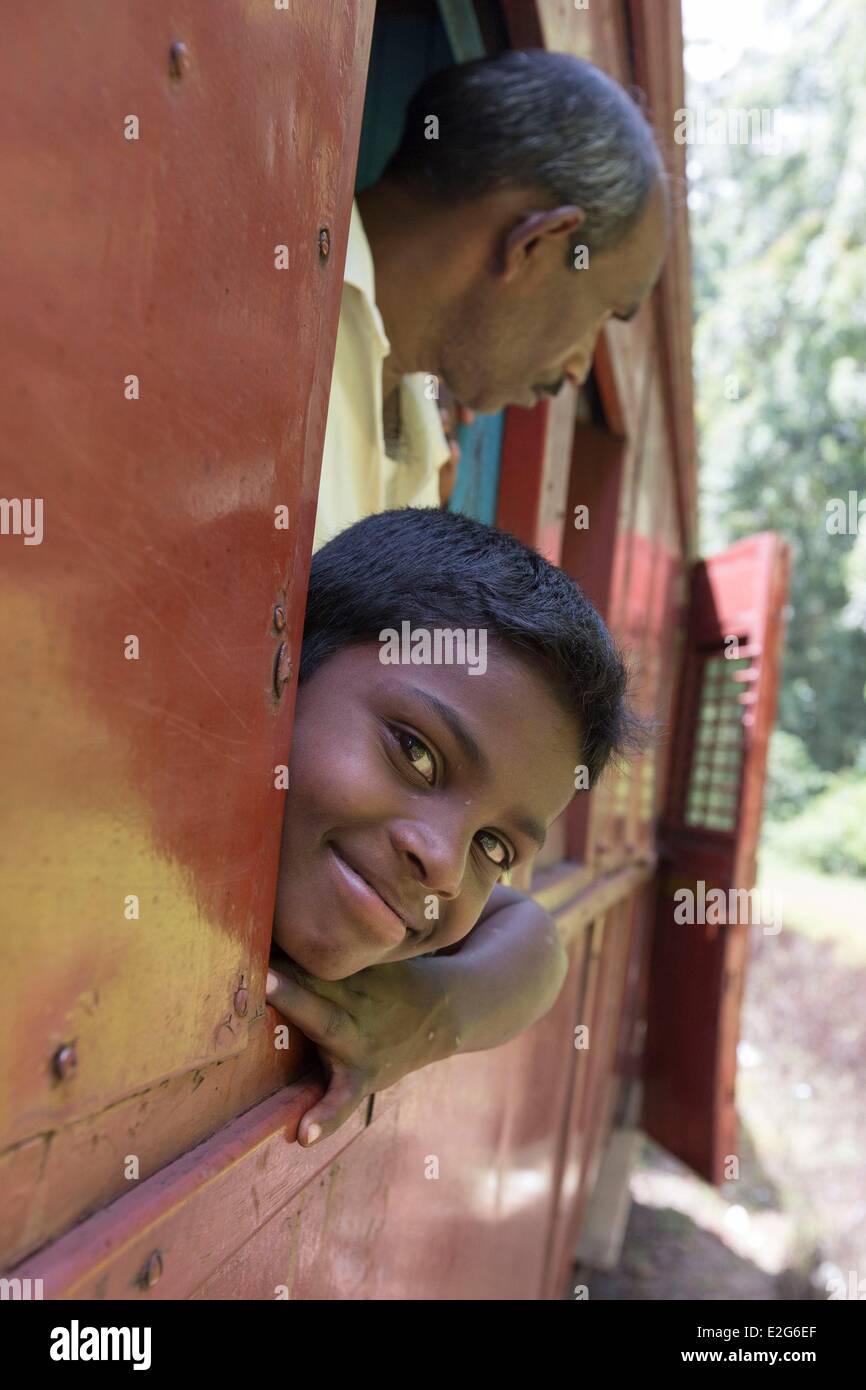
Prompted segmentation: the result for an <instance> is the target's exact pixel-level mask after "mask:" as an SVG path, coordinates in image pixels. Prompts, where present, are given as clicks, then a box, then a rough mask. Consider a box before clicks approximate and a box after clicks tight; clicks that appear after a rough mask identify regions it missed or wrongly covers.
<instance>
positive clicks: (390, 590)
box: [299, 507, 644, 786]
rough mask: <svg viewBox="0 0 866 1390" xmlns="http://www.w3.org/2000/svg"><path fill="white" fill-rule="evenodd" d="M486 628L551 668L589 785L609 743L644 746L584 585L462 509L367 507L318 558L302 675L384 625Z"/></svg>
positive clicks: (618, 747) (619, 661) (616, 747)
mask: <svg viewBox="0 0 866 1390" xmlns="http://www.w3.org/2000/svg"><path fill="white" fill-rule="evenodd" d="M405 621H408V622H409V623H410V624H411V627H412V628H424V627H426V628H431V627H442V626H447V627H449V628H462V629H468V628H475V629H486V632H487V640H488V641H489V640H491V639H498V640H499V641H500V642H503V643H505V644H506V645H507V646H509V647H512V648H513V649H515V650H516V652H517V653H518V654H519V655H520V656H522V657H523V658H524V660H528V661H529V662H530V663H531V664H532V665H533V666H534V667H535V668H536V669H537V670H540V672H541V673H542V674H543V675H545V676H547V678H548V679H549V681H550V684H551V687H552V689H553V691H554V693H555V694H556V695H557V697H558V698H559V700H560V701H561V703H562V705H563V706H564V708H565V709H566V710H567V711H568V712H569V713H573V714H574V715H575V716H576V717H577V718H579V719H580V721H581V725H582V728H583V758H582V761H583V763H584V764H585V765H586V767H587V771H588V780H589V784H590V786H592V785H594V783H595V782H596V781H597V779H598V777H599V776H600V775H601V772H602V771H603V769H604V767H605V764H606V763H607V761H608V759H609V758H610V756H611V754H612V753H617V752H619V753H624V752H626V751H628V750H629V749H634V748H639V747H640V746H641V743H642V731H643V728H644V726H643V724H642V721H640V720H639V719H638V718H637V716H636V715H635V714H634V713H633V712H632V711H631V710H630V709H629V707H628V705H627V703H626V691H627V687H628V681H629V675H628V670H627V667H626V664H625V661H624V660H623V657H622V655H621V653H620V651H619V650H618V648H617V646H616V644H615V643H614V640H613V638H612V637H611V635H610V633H609V632H608V630H607V628H606V627H605V625H604V623H603V622H602V620H601V617H600V616H599V614H598V612H597V611H596V609H595V608H594V607H593V605H592V604H591V603H590V601H589V599H588V598H587V597H586V595H585V594H584V593H583V592H582V590H581V589H580V587H579V586H578V585H577V584H576V583H575V582H574V580H573V579H570V578H569V577H568V575H567V574H565V573H564V572H563V571H562V570H560V569H557V568H556V567H555V566H554V565H551V564H550V563H549V561H547V560H545V559H544V557H543V556H541V555H539V554H537V553H536V552H535V551H534V550H530V549H529V547H528V546H525V545H524V544H523V542H522V541H519V540H517V539H516V537H514V536H510V535H508V534H507V533H506V532H505V531H500V530H497V528H496V527H493V526H486V525H484V523H483V522H480V521H474V520H473V519H472V518H471V517H467V516H463V515H461V514H460V513H459V512H446V511H440V510H438V509H436V508H420V507H405V508H402V509H399V510H395V511H388V512H380V513H377V514H376V515H375V516H370V517H366V518H365V519H364V520H363V521H359V522H357V523H356V524H355V525H354V526H350V527H349V528H348V529H347V530H345V531H343V532H341V533H340V535H338V536H336V537H335V538H334V539H333V540H332V541H329V542H328V544H327V545H325V546H323V547H322V549H321V550H320V551H319V552H318V553H317V554H316V555H315V556H314V557H313V563H312V568H311V570H310V586H309V592H308V597H307V613H306V620H305V623H304V643H303V648H302V651H301V665H300V672H299V680H300V681H301V683H303V682H304V681H306V680H308V679H309V678H310V676H312V674H313V672H314V671H315V670H317V668H318V667H319V666H320V665H321V664H322V662H323V661H327V660H328V658H329V657H331V656H335V655H336V654H337V652H339V651H342V650H343V648H344V647H350V646H354V645H355V644H356V643H361V642H376V641H378V640H379V635H380V633H381V632H382V631H383V629H385V628H391V629H395V630H398V631H399V630H400V626H401V623H403V622H405Z"/></svg>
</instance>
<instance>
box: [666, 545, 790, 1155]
mask: <svg viewBox="0 0 866 1390" xmlns="http://www.w3.org/2000/svg"><path fill="white" fill-rule="evenodd" d="M787 572H788V551H787V548H786V546H785V544H784V543H783V542H782V541H781V540H780V538H779V537H778V536H775V535H771V534H764V535H760V536H756V537H754V538H752V539H750V540H747V541H741V542H739V543H738V544H737V545H735V546H732V547H731V548H730V549H729V550H727V551H725V552H724V553H723V554H722V555H719V556H715V557H713V558H712V559H710V560H707V561H703V562H701V563H700V564H699V565H698V566H697V567H696V572H695V579H694V583H693V591H692V607H691V614H690V623H689V636H688V650H687V655H686V663H685V668H684V673H683V684H682V690H681V694H680V700H679V707H678V716H677V722H676V726H675V727H676V729H677V744H676V748H675V751H674V755H673V766H672V777H671V788H670V799H669V803H668V808H667V814H666V825H665V834H664V839H665V845H666V848H665V860H666V863H665V867H664V871H663V873H662V877H661V880H660V884H659V896H658V910H657V918H656V927H655V933H654V939H653V950H652V957H651V964H650V977H649V991H648V1005H647V1010H648V1011H647V1051H646V1073H645V1080H646V1090H645V1106H644V1123H645V1125H646V1128H647V1130H648V1131H649V1133H650V1134H652V1135H653V1137H654V1138H656V1139H658V1141H659V1142H660V1143H662V1144H664V1145H665V1146H666V1147H667V1148H669V1149H670V1150H671V1151H672V1152H673V1153H675V1154H677V1155H678V1156H679V1157H680V1158H682V1159H684V1161H685V1162H687V1163H689V1164H690V1165H691V1166H692V1167H693V1168H695V1169H696V1170H697V1171H698V1172H699V1173H701V1174H703V1175H704V1176H705V1177H707V1178H708V1179H709V1180H710V1181H712V1182H719V1181H721V1179H722V1177H723V1175H724V1162H725V1158H726V1156H727V1155H730V1154H734V1153H735V1152H736V1113H735V1108H734V1086H735V1078H736V1046H737V1038H738V1027H739V1012H740V1002H741V999H742V992H743V986H744V982H745V970H746V961H747V955H748V943H749V934H750V920H753V918H750V914H744V913H743V912H742V910H737V909H736V903H735V912H734V914H733V915H732V917H729V919H728V920H723V921H722V922H721V923H717V922H714V921H712V920H711V921H710V922H706V921H703V922H702V921H700V920H696V921H694V922H693V923H692V924H688V923H682V922H677V921H675V919H674V908H675V901H674V893H675V892H676V891H677V890H678V889H683V888H685V889H688V890H690V891H691V892H692V893H693V894H694V895H695V909H696V911H695V915H696V916H698V915H699V914H698V902H699V899H700V895H701V892H702V891H703V894H704V901H705V900H706V894H708V893H709V892H710V890H711V889H713V888H719V889H721V890H722V892H723V893H725V894H726V895H727V894H728V893H729V890H731V889H732V888H735V889H743V890H748V889H750V888H751V887H752V886H753V884H754V868H755V852H756V845H757V837H758V828H759V823H760V811H761V799H762V794H763V784H764V776H765V771H766V755H767V743H768V739H769V733H770V729H771V727H772V723H773V718H774V715H775V708H776V699H777V692H778V682H779V674H780V658H781V645H782V634H783V619H782V612H783V605H784V601H785V594H786V590H787ZM728 637H738V638H739V639H740V643H741V647H740V651H741V653H747V654H748V657H749V660H750V664H751V668H752V670H751V672H747V674H753V679H751V680H750V681H749V685H750V686H751V689H750V690H748V691H745V690H744V695H745V698H746V700H747V701H748V702H747V703H741V706H740V707H741V709H742V714H741V722H742V725H743V730H742V747H743V758H742V769H741V772H740V774H739V776H738V788H737V790H738V793H739V795H738V797H737V804H736V815H735V817H734V816H733V813H732V821H731V829H730V830H729V831H725V830H722V829H719V828H718V827H717V826H709V827H705V826H703V825H701V824H700V823H694V822H692V823H689V821H688V819H687V816H686V804H687V803H686V791H687V787H688V785H689V782H690V778H691V774H692V771H693V769H694V766H695V757H696V747H695V745H696V738H695V731H696V727H697V722H698V715H699V710H700V701H701V687H700V673H701V671H702V670H704V669H706V658H707V655H708V654H709V655H713V654H721V653H722V652H723V650H724V643H725V639H726V638H728ZM724 664H725V663H724V659H723V658H722V661H721V665H722V667H724ZM743 698H744V696H743V695H740V696H739V700H740V702H742V701H743ZM701 884H703V885H704V888H703V890H701V888H700V885H701ZM727 901H728V902H730V901H731V900H730V899H727ZM680 902H682V900H680ZM700 915H703V916H704V917H705V916H707V915H709V916H710V917H712V915H713V914H712V913H710V914H707V913H706V911H705V910H704V911H703V912H702V913H701V914H700ZM762 925H767V926H770V925H771V924H770V923H765V924H762Z"/></svg>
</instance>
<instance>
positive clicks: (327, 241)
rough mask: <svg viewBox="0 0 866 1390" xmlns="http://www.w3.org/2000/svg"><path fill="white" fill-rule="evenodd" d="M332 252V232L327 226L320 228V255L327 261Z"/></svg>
mask: <svg viewBox="0 0 866 1390" xmlns="http://www.w3.org/2000/svg"><path fill="white" fill-rule="evenodd" d="M330 254H331V233H330V232H329V231H328V228H327V227H320V229H319V255H320V256H321V258H322V260H323V261H326V260H327V259H328V257H329V256H330Z"/></svg>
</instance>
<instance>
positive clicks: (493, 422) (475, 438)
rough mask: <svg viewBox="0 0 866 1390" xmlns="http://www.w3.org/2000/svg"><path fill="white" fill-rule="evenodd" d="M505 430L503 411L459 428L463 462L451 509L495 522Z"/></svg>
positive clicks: (481, 416) (458, 467) (476, 518)
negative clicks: (500, 459)
mask: <svg viewBox="0 0 866 1390" xmlns="http://www.w3.org/2000/svg"><path fill="white" fill-rule="evenodd" d="M504 429H505V411H504V410H500V411H499V412H498V413H497V414H496V415H476V417H475V419H474V421H473V422H472V424H471V425H461V426H460V428H459V429H458V431H457V441H458V443H459V445H460V462H459V464H458V465H457V482H456V483H455V485H454V491H453V492H452V494H451V500H450V502H449V503H448V510H449V511H450V512H463V514H464V515H465V516H474V517H475V520H476V521H486V522H488V523H489V524H490V525H491V526H492V525H493V523H494V522H495V520H496V501H497V498H498V496H499V458H500V455H501V453H502V435H503V431H504Z"/></svg>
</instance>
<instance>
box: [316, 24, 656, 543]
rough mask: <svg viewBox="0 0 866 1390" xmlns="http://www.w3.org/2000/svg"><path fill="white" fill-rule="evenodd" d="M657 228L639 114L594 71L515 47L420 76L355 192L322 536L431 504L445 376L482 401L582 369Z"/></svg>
mask: <svg viewBox="0 0 866 1390" xmlns="http://www.w3.org/2000/svg"><path fill="white" fill-rule="evenodd" d="M666 236H667V186H666V179H665V176H664V172H663V169H662V166H661V161H660V158H659V155H658V151H657V149H656V146H655V142H654V140H653V135H652V131H651V130H650V127H649V126H648V124H647V122H646V121H645V119H644V117H643V115H642V113H641V112H640V110H639V108H638V107H637V106H636V105H635V103H634V102H633V101H632V99H631V98H630V97H629V96H628V95H627V93H626V92H625V91H624V90H623V89H622V88H621V87H620V86H619V85H618V84H617V83H616V82H614V81H612V80H611V79H610V78H608V77H606V76H605V74H604V73H602V72H601V71H599V69H597V68H594V67H592V66H591V65H590V64H589V63H584V62H581V61H580V59H577V58H572V57H571V56H569V55H568V54H563V53H548V52H546V51H545V50H543V49H537V50H526V51H520V50H516V51H509V52H507V53H504V54H502V55H500V56H499V57H496V58H485V59H481V60H479V61H477V62H473V63H466V64H463V65H460V66H457V67H453V68H447V69H445V70H444V71H442V72H439V73H437V74H435V75H434V76H433V77H431V78H430V79H428V81H427V82H425V83H424V84H423V86H422V87H421V88H420V89H419V90H418V92H417V93H416V95H415V96H414V98H413V99H412V102H411V103H410V106H409V109H408V112H407V116H406V124H405V129H404V133H403V138H402V141H401V144H400V146H399V148H398V150H397V152H396V154H395V155H394V156H393V158H392V160H391V161H390V163H389V165H388V167H387V168H386V170H385V173H384V174H383V176H382V178H381V179H380V180H379V182H378V183H376V184H375V185H373V187H371V188H369V189H367V190H366V191H365V192H363V193H361V194H360V195H359V197H358V200H357V204H356V206H355V207H354V208H353V210H352V221H351V227H350V232H349V245H348V251H347V257H346V270H345V287H344V291H343V302H342V307H341V313H340V327H339V332H338V336H337V347H336V356H335V361H334V373H333V380H332V388H331V402H330V406H329V412H328V424H327V430H326V435H325V448H324V455H323V461H322V476H321V485H320V490H319V509H318V515H317V519H316V538H315V543H316V546H317V547H318V546H319V545H321V544H322V543H323V542H324V541H326V540H328V539H329V538H330V537H331V536H333V535H335V534H336V533H337V532H338V531H340V530H342V529H343V528H344V527H346V526H349V525H351V524H352V523H353V522H355V521H357V520H358V519H359V518H360V517H362V516H365V515H369V514H370V513H372V512H377V511H382V510H384V509H385V508H388V507H397V506H405V505H419V506H431V505H436V504H437V503H438V501H439V490H438V474H439V469H440V468H441V467H442V465H443V464H444V463H446V462H447V461H448V459H449V457H450V449H449V444H448V441H447V440H446V437H445V434H444V432H443V429H442V425H441V421H440V415H439V408H438V403H437V402H438V396H439V392H440V388H441V387H444V388H446V392H447V393H450V394H452V395H453V396H454V397H456V399H457V400H458V401H460V402H461V404H462V406H463V407H465V408H470V409H472V410H478V411H482V412H487V411H497V410H501V409H502V408H503V406H505V405H508V404H515V405H522V406H526V407H531V406H533V405H535V404H536V402H537V401H538V400H539V399H540V398H541V397H542V396H543V395H545V394H548V395H553V394H555V393H556V392H557V391H558V390H559V389H560V387H561V386H562V384H563V382H564V381H566V380H570V381H572V382H574V383H575V384H579V383H581V382H582V381H584V380H585V378H586V376H587V374H588V373H589V370H590V367H591V365H592V354H593V349H594V346H595V342H596V339H597V337H598V334H599V332H600V331H601V328H602V326H603V324H604V323H605V321H606V320H607V319H608V318H610V317H617V318H621V319H628V318H631V317H632V316H633V315H634V314H635V313H636V312H637V311H638V309H639V308H640V306H641V304H642V303H643V302H644V301H645V300H646V298H647V297H648V295H649V294H650V292H651V290H652V287H653V285H654V283H655V281H656V279H657V278H658V275H659V271H660V269H661V264H662V260H663V258H664V253H665V242H666ZM443 394H444V393H443Z"/></svg>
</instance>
